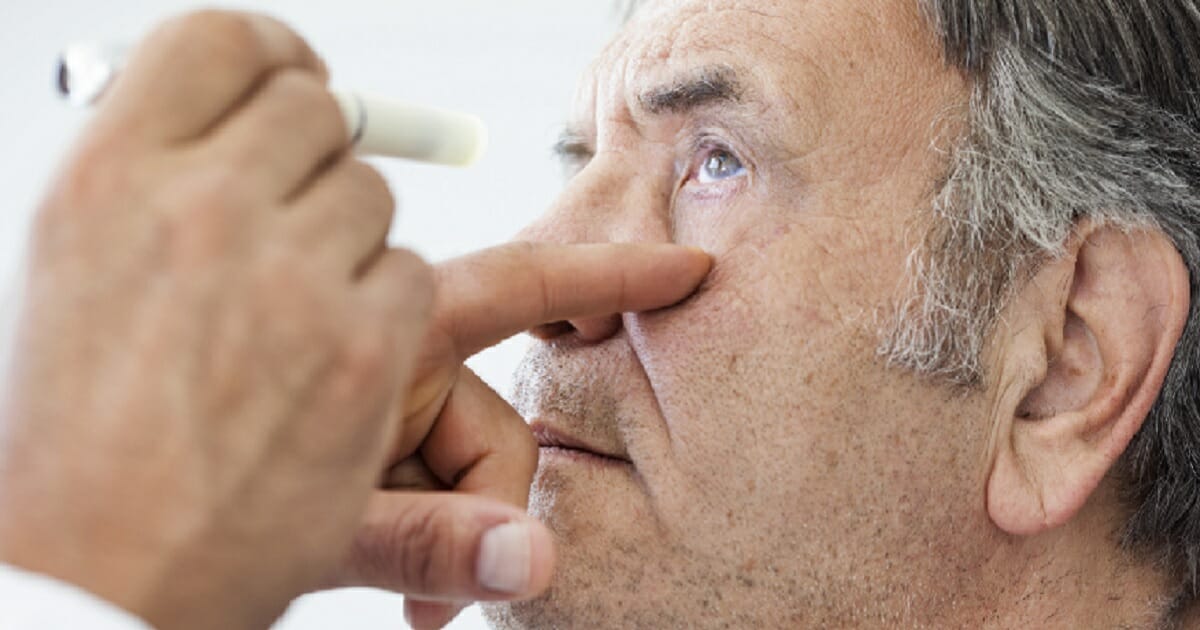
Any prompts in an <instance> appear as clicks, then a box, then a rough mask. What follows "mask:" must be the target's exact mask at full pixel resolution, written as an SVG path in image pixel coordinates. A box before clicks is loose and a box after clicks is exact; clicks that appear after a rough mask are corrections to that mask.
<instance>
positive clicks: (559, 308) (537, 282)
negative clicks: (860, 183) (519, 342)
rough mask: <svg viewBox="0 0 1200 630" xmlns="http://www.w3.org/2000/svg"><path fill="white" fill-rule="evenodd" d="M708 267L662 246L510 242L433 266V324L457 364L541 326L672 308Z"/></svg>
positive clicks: (701, 257) (700, 257)
mask: <svg viewBox="0 0 1200 630" xmlns="http://www.w3.org/2000/svg"><path fill="white" fill-rule="evenodd" d="M711 266H712V258H711V257H710V256H709V255H708V254H706V253H704V252H702V251H700V250H697V249H694V248H689V247H681V246H678V245H670V244H656V243H655V244H652V243H623V244H617V243H613V244H598V245H597V244H590V245H560V244H553V243H511V244H509V245H503V246H500V247H496V248H492V249H490V250H485V251H483V252H479V253H477V254H473V255H470V256H465V257H463V258H459V259H456V260H452V261H449V262H447V263H443V264H442V265H439V266H438V267H437V268H436V270H435V271H436V277H437V285H438V296H437V301H436V303H435V307H434V326H436V327H438V328H439V329H440V330H441V331H443V332H445V333H446V334H448V335H449V336H450V337H451V338H452V339H453V340H454V342H455V346H456V348H457V350H458V352H459V354H460V357H459V358H460V359H465V358H467V357H469V356H471V355H473V354H475V353H476V352H478V351H479V350H482V349H484V348H486V347H488V346H491V345H493V344H495V343H498V342H500V341H503V340H504V339H506V338H508V337H511V336H512V335H515V334H517V333H519V332H522V331H525V330H528V329H531V328H535V327H537V326H539V325H542V324H545V323H550V322H557V321H565V320H570V319H575V318H583V317H593V316H604V315H611V314H614V313H621V312H633V311H646V310H652V309H656V308H662V307H666V306H669V305H671V304H674V303H677V302H679V301H680V300H682V299H684V298H685V297H687V296H688V295H689V294H691V293H692V291H694V290H695V289H696V287H697V286H699V284H700V282H701V281H702V280H703V279H704V277H705V276H706V275H708V272H709V269H710V268H711Z"/></svg>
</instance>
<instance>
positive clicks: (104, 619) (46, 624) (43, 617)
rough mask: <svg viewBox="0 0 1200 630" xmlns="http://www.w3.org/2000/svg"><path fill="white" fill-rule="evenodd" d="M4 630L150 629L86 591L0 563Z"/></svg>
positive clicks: (0, 610) (0, 614) (0, 616)
mask: <svg viewBox="0 0 1200 630" xmlns="http://www.w3.org/2000/svg"><path fill="white" fill-rule="evenodd" d="M0 628H3V629H4V630H69V629H70V630H74V629H77V628H87V629H88V630H152V628H151V627H150V626H149V625H148V624H146V622H144V621H142V620H141V619H139V618H137V617H135V616H134V615H132V614H130V613H128V612H126V611H124V610H122V609H120V608H118V607H117V606H115V605H113V604H110V603H108V602H106V601H104V600H103V599H100V598H99V597H96V596H95V595H92V594H91V593H88V592H87V591H85V590H83V589H81V588H78V587H76V586H72V585H70V584H67V583H66V582H61V581H59V580H56V579H53V578H50V577H46V576H44V575H38V574H36V573H29V572H27V571H22V570H19V569H17V568H15V567H12V566H9V565H5V564H0Z"/></svg>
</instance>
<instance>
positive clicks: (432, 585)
mask: <svg viewBox="0 0 1200 630" xmlns="http://www.w3.org/2000/svg"><path fill="white" fill-rule="evenodd" d="M457 529H458V524H457V522H456V520H455V519H454V518H453V515H452V514H451V513H450V512H449V511H448V510H447V509H445V508H441V507H436V508H429V509H427V510H426V511H425V512H424V513H423V514H421V515H420V516H419V517H418V518H415V519H412V520H409V521H406V522H404V523H403V524H402V525H401V526H400V527H399V528H398V529H397V530H396V532H395V533H394V538H393V541H394V543H395V548H396V549H398V550H399V552H400V554H399V561H400V567H399V570H400V575H401V576H402V580H403V582H404V584H406V585H408V587H409V588H410V589H412V590H416V591H419V592H422V593H437V592H441V591H444V590H445V589H446V588H447V586H448V584H449V582H450V581H451V580H452V579H453V576H452V574H451V572H452V570H453V567H455V566H456V564H457V562H456V559H457V551H456V546H455V544H454V542H455V541H456V535H457V533H458V532H457Z"/></svg>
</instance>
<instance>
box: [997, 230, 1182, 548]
mask: <svg viewBox="0 0 1200 630" xmlns="http://www.w3.org/2000/svg"><path fill="white" fill-rule="evenodd" d="M1188 308H1189V283H1188V272H1187V268H1186V266H1185V265H1184V263H1183V259H1182V258H1181V257H1180V255H1179V253H1178V252H1177V251H1176V249H1175V247H1174V245H1173V244H1172V243H1171V241H1170V240H1169V239H1168V238H1167V237H1166V236H1165V235H1163V233H1162V232H1161V231H1158V230H1156V229H1149V228H1147V229H1137V230H1128V231H1123V230H1121V229H1120V228H1116V227H1111V226H1097V225H1096V224H1092V223H1090V222H1088V223H1083V224H1081V225H1080V226H1078V228H1077V231H1076V234H1075V237H1073V238H1072V240H1071V242H1070V244H1069V246H1068V248H1067V253H1066V255H1065V256H1063V257H1061V258H1058V259H1055V260H1053V261H1050V262H1049V263H1047V264H1045V265H1044V266H1043V267H1041V268H1040V269H1039V271H1038V272H1037V274H1036V275H1035V276H1034V277H1033V279H1032V280H1031V281H1030V282H1028V284H1026V285H1025V286H1024V287H1022V288H1021V289H1020V290H1019V291H1018V293H1017V295H1016V296H1015V298H1014V299H1013V301H1012V302H1011V303H1010V306H1009V307H1008V308H1007V309H1006V311H1005V313H1004V317H1003V318H1002V322H1003V323H1002V324H1001V325H1000V326H998V327H997V333H996V335H995V336H994V337H993V342H992V343H993V345H992V356H991V357H989V358H990V361H989V363H991V367H992V370H993V372H992V373H993V374H995V375H996V376H997V378H996V379H994V381H993V383H992V384H991V386H992V387H993V388H994V389H993V392H994V396H993V401H994V407H993V409H992V412H993V417H992V420H993V429H994V431H995V434H994V435H993V439H992V453H991V456H992V457H991V460H990V461H991V464H990V466H989V469H988V478H987V510H988V515H989V516H990V517H991V520H992V522H993V523H995V524H996V526H997V527H999V528H1000V529H1002V530H1004V531H1006V532H1008V533H1010V534H1014V535H1032V534H1037V533H1040V532H1043V531H1046V530H1048V529H1052V528H1055V527H1058V526H1060V525H1063V524H1064V523H1066V522H1068V521H1069V520H1071V519H1072V518H1073V517H1074V516H1075V514H1076V513H1078V512H1079V510H1080V509H1081V508H1082V507H1083V505H1084V503H1085V502H1086V501H1087V500H1088V497H1089V496H1091V494H1092V492H1093V491H1094V490H1095V489H1096V487H1097V486H1098V485H1099V483H1100V481H1101V480H1102V479H1103V478H1104V476H1105V475H1106V474H1107V473H1108V471H1109V469H1111V468H1112V466H1113V464H1114V463H1115V462H1116V461H1117V459H1118V458H1119V457H1120V456H1121V454H1122V453H1123V452H1124V451H1125V448H1126V447H1127V446H1128V445H1129V442H1130V440H1131V439H1132V438H1133V436H1134V435H1135V434H1136V433H1137V432H1138V430H1139V429H1140V428H1141V426H1142V423H1143V422H1144V421H1145V419H1146V415H1147V414H1148V413H1149V411H1150V408H1151V406H1152V405H1153V404H1154V401H1155V399H1156V398H1157V397H1158V394H1159V390H1160V389H1161V388H1162V383H1163V379H1164V378H1165V377H1166V374H1167V369H1168V368H1169V367H1170V364H1171V359H1172V357H1173V356H1174V353H1175V345H1176V344H1177V343H1178V341H1179V337H1180V335H1181V334H1182V333H1183V328H1184V325H1185V324H1186V323H1187V316H1188Z"/></svg>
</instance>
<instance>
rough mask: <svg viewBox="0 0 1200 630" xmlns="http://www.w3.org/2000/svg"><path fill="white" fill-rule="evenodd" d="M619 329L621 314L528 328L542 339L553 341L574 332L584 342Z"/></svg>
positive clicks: (615, 332) (604, 337)
mask: <svg viewBox="0 0 1200 630" xmlns="http://www.w3.org/2000/svg"><path fill="white" fill-rule="evenodd" d="M619 330H621V316H620V315H609V316H607V317H589V318H586V319H573V320H571V321H565V322H552V323H549V324H542V325H541V326H538V327H537V328H533V329H532V330H530V331H529V334H531V335H533V336H534V337H536V338H538V339H541V340H542V341H553V340H555V339H558V338H560V337H564V336H566V335H571V334H574V335H575V336H576V337H577V338H578V339H579V340H580V341H583V342H585V343H598V342H601V341H604V340H605V339H608V338H609V337H611V336H613V335H615V334H617V331H619Z"/></svg>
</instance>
